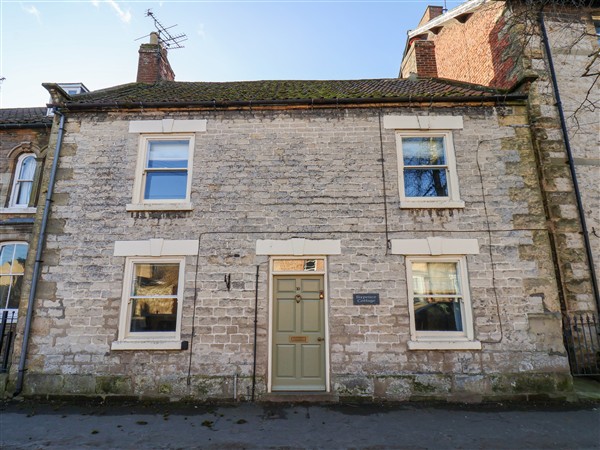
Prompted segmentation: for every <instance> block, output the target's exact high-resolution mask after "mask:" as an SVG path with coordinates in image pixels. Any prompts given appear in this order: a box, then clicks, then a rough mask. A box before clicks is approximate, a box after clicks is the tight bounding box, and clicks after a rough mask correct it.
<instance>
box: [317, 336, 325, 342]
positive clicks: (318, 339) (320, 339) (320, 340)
mask: <svg viewBox="0 0 600 450" xmlns="http://www.w3.org/2000/svg"><path fill="white" fill-rule="evenodd" d="M324 340H325V338H322V337H320V338H317V342H323V341H324Z"/></svg>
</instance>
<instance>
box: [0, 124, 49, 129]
mask: <svg viewBox="0 0 600 450" xmlns="http://www.w3.org/2000/svg"><path fill="white" fill-rule="evenodd" d="M50 127H52V124H51V123H0V129H2V130H7V129H11V128H28V129H29V128H50Z"/></svg>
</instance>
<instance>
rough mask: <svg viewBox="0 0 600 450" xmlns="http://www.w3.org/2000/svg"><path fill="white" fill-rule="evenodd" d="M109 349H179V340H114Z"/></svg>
mask: <svg viewBox="0 0 600 450" xmlns="http://www.w3.org/2000/svg"><path fill="white" fill-rule="evenodd" d="M110 349H111V350H181V349H182V348H181V341H175V340H173V341H114V342H113V343H112V344H111V346H110Z"/></svg>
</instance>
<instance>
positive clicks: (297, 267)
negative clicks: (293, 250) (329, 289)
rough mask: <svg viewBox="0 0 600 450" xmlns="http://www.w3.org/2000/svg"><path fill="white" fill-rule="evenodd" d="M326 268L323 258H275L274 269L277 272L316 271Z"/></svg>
mask: <svg viewBox="0 0 600 450" xmlns="http://www.w3.org/2000/svg"><path fill="white" fill-rule="evenodd" d="M323 270H325V260H323V259H275V260H273V271H275V272H288V271H289V272H315V271H323Z"/></svg>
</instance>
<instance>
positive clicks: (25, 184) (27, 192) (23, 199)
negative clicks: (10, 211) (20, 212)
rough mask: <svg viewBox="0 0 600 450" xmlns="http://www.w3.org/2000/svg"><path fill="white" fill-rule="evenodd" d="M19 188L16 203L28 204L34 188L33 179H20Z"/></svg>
mask: <svg viewBox="0 0 600 450" xmlns="http://www.w3.org/2000/svg"><path fill="white" fill-rule="evenodd" d="M16 188H17V196H16V199H17V200H16V201H15V205H28V204H29V198H30V197H31V190H32V188H33V183H32V182H31V181H20V182H19V183H17V185H16Z"/></svg>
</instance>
